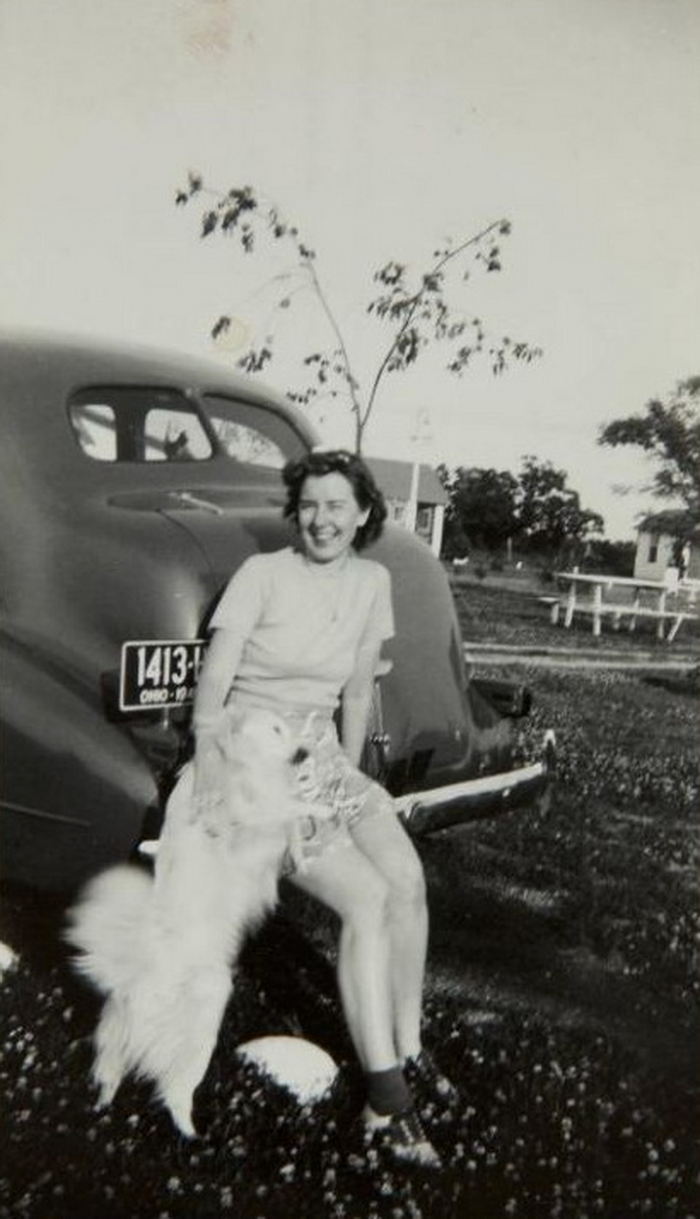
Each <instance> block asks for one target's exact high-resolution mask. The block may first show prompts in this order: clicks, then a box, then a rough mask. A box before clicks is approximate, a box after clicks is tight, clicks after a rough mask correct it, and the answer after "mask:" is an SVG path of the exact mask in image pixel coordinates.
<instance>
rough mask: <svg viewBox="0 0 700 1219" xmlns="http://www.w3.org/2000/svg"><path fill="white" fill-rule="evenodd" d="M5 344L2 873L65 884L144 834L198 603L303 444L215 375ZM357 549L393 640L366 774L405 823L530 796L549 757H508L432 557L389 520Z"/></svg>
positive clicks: (203, 368)
mask: <svg viewBox="0 0 700 1219" xmlns="http://www.w3.org/2000/svg"><path fill="white" fill-rule="evenodd" d="M1 351H2V358H1V360H0V394H1V402H2V427H3V436H2V444H1V445H0V503H1V504H2V519H3V526H4V527H3V530H2V535H1V542H0V545H1V548H2V550H1V553H2V558H1V560H0V570H1V572H2V576H1V589H2V619H1V623H0V675H1V705H0V717H1V718H0V747H1V749H2V768H1V780H0V782H1V790H0V875H1V876H2V877H3V878H4V879H7V880H13V881H18V882H23V883H29V884H31V885H32V886H36V887H39V888H45V889H61V890H66V889H72V888H73V887H74V886H76V885H77V884H78V883H80V882H81V881H82V880H83V879H85V878H86V877H87V876H88V875H90V874H92V873H94V872H95V870H96V869H98V868H100V867H102V866H104V865H106V864H108V863H110V862H113V861H117V860H122V859H126V858H128V857H130V856H132V855H133V854H134V852H135V851H137V849H138V847H139V844H140V843H143V842H150V841H152V840H153V839H154V838H157V833H158V827H159V824H160V819H161V816H162V805H163V800H164V795H165V793H167V791H168V786H169V784H170V783H171V782H172V776H173V774H174V772H175V770H176V768H177V766H178V763H179V762H180V761H181V760H182V759H183V757H184V756H186V751H187V748H188V738H189V736H190V733H189V720H190V715H191V701H192V693H193V689H194V685H195V681H196V675H197V670H198V665H199V663H200V662H201V658H202V655H203V651H204V648H205V647H206V638H207V621H208V618H209V616H210V615H211V611H212V607H213V605H214V604H215V602H216V599H217V597H218V595H219V594H220V593H221V591H222V589H223V587H224V586H225V584H226V581H227V580H228V578H229V577H230V575H231V574H232V572H233V571H234V570H235V569H236V567H237V566H238V565H239V564H240V563H241V562H242V561H243V560H244V559H245V558H246V557H247V556H248V555H251V554H253V553H255V552H257V551H269V550H273V549H276V548H279V547H281V546H284V545H286V544H288V542H289V537H290V534H289V525H288V524H287V523H286V522H285V521H284V520H283V517H282V506H283V492H282V482H281V478H280V469H281V467H282V465H283V464H284V462H285V461H286V460H287V459H288V458H290V457H294V456H296V455H298V454H301V453H303V452H304V451H306V450H307V449H308V448H309V447H310V446H313V445H315V444H317V443H318V438H317V436H316V435H315V434H314V432H313V430H312V428H311V427H310V425H309V423H308V421H307V420H305V419H304V418H303V416H302V415H301V414H300V413H299V412H298V411H296V410H295V409H293V408H292V407H291V405H290V404H289V403H288V402H286V401H285V400H283V399H282V398H280V397H278V396H275V395H274V394H273V393H271V392H270V391H269V390H267V389H265V388H263V387H261V385H260V384H259V383H258V382H257V381H255V380H247V379H243V378H242V377H239V376H237V375H235V374H233V373H232V372H230V371H229V370H228V369H227V368H225V367H224V366H223V365H221V364H219V363H217V362H214V361H212V362H207V361H203V360H201V361H200V360H196V359H189V358H187V359H185V358H181V357H178V356H173V355H169V354H163V353H154V352H152V351H149V350H146V349H144V350H140V349H129V350H125V349H123V348H111V347H109V346H108V345H106V344H91V343H88V342H86V341H85V340H80V341H76V340H70V339H65V338H58V337H39V336H36V335H31V334H21V335H18V334H15V335H9V336H8V335H6V336H4V337H3V338H2V341H1ZM370 553H371V554H372V557H374V558H375V559H377V560H379V561H380V562H381V563H384V564H385V565H386V566H387V568H388V569H389V570H390V572H391V576H392V585H393V596H394V603H395V616H396V623H397V633H396V638H395V639H394V640H392V641H391V642H390V643H389V644H388V645H387V647H386V649H385V652H386V654H385V657H384V658H383V663H382V670H383V676H381V680H380V683H379V686H378V690H379V691H380V694H378V696H377V700H376V703H377V706H376V717H375V723H374V724H373V725H372V731H371V733H370V735H369V738H368V743H367V749H366V755H365V763H364V764H365V765H366V767H367V768H368V769H369V770H371V771H372V772H373V773H375V774H376V775H378V777H379V778H380V779H381V780H382V781H383V782H384V783H385V785H386V786H387V788H388V790H389V791H390V792H391V793H392V795H393V796H394V797H395V798H396V802H397V808H398V809H399V812H400V814H401V815H402V817H403V819H404V821H405V824H406V825H407V827H408V829H409V831H410V832H412V833H414V834H416V835H421V834H423V833H430V832H432V831H435V830H440V829H444V828H445V827H449V826H451V825H453V824H455V823H460V822H463V821H465V820H469V819H470V818H472V817H479V816H484V815H490V814H492V813H494V812H496V811H498V810H501V809H507V808H514V807H520V806H526V805H528V804H530V803H531V802H532V801H534V800H537V799H539V798H540V797H541V796H542V794H543V793H544V792H545V791H546V789H547V786H548V784H549V782H550V776H551V761H552V757H551V753H552V749H551V743H550V744H549V745H545V742H543V747H542V752H541V755H540V756H538V757H537V758H536V759H534V760H532V761H529V762H528V764H524V763H523V762H522V761H521V762H520V764H518V765H515V764H514V761H513V757H514V755H513V744H514V739H515V736H516V726H515V725H514V722H513V717H516V716H518V715H521V714H525V713H526V711H527V692H525V691H522V690H520V689H519V688H518V687H516V686H509V685H504V684H502V683H501V684H500V685H499V684H498V683H492V684H491V688H490V690H489V688H488V687H489V683H481V686H479V685H478V683H476V682H474V681H471V680H469V677H468V672H467V669H466V667H465V658H464V655H463V645H462V640H461V637H460V632H459V627H458V623H457V618H456V614H455V610H454V606H453V602H452V598H451V594H450V590H449V585H448V581H447V578H446V575H445V573H444V571H443V568H442V566H441V564H440V563H439V562H438V561H437V560H436V559H435V558H434V556H433V555H432V553H431V552H430V550H429V549H428V547H427V546H426V545H425V544H424V543H423V542H421V541H420V540H418V539H417V538H415V537H413V536H412V535H411V534H410V533H409V532H407V531H406V530H404V529H402V528H400V527H398V526H388V527H387V529H386V532H385V534H384V536H383V537H382V538H381V540H380V541H379V542H378V543H377V544H375V545H374V546H373V547H372V550H371V552H370ZM485 693H486V697H484V695H485ZM489 695H490V697H489Z"/></svg>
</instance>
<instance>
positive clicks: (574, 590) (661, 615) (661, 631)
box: [547, 571, 697, 643]
mask: <svg viewBox="0 0 700 1219" xmlns="http://www.w3.org/2000/svg"><path fill="white" fill-rule="evenodd" d="M554 574H555V576H556V579H557V580H558V581H559V583H560V585H563V586H564V589H565V598H560V597H559V596H557V597H556V598H548V599H547V600H548V601H549V604H550V608H551V621H552V622H553V623H557V622H559V620H560V614H561V610H562V609H563V611H564V621H563V625H564V626H565V627H570V626H571V623H572V621H573V617H574V614H577V613H581V614H590V615H591V620H592V624H593V634H594V635H600V627H601V622H602V620H603V618H604V617H605V616H606V615H608V616H609V617H610V618H611V619H612V626H613V628H614V629H616V630H617V629H618V628H619V626H620V623H621V622H622V620H623V619H624V618H627V619H628V627H629V630H630V631H633V630H634V629H635V627H636V625H637V619H638V618H652V619H654V620H655V621H656V623H657V626H656V634H657V637H658V638H659V639H664V638H665V639H666V642H667V643H671V642H672V640H673V639H675V637H676V634H677V632H678V628H679V627H680V625H681V622H683V621H684V620H685V619H686V618H695V617H696V616H697V615H696V614H693V613H689V612H688V610H686V609H682V608H680V606H679V605H678V604H676V605H674V606H673V607H671V608H669V607H668V597H669V595H671V596H673V591H672V589H671V588H670V587H669V585H668V584H666V583H665V582H664V581H662V580H644V579H640V578H638V577H637V576H608V575H597V574H595V573H594V572H581V571H557V572H555V573H554ZM603 593H608V594H610V596H611V599H609V600H605V599H604V597H603ZM625 593H627V594H629V593H631V594H632V598H631V600H624V599H623V597H624V594H625ZM616 594H617V596H616ZM620 594H622V596H621V595H620ZM643 597H644V598H645V601H646V602H647V604H643V603H642V598H643ZM648 602H651V604H648ZM667 623H668V625H669V630H668V634H667V635H666V634H665V628H666V624H667Z"/></svg>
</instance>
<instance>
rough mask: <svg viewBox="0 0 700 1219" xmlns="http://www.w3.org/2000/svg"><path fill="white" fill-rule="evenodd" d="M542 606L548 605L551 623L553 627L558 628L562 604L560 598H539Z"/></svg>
mask: <svg viewBox="0 0 700 1219" xmlns="http://www.w3.org/2000/svg"><path fill="white" fill-rule="evenodd" d="M537 600H538V601H539V603H540V605H546V606H547V608H548V610H549V621H550V622H551V624H552V626H556V625H557V623H558V621H559V610H560V609H561V606H562V603H561V601H560V600H559V598H558V597H538V598H537Z"/></svg>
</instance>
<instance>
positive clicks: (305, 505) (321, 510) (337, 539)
mask: <svg viewBox="0 0 700 1219" xmlns="http://www.w3.org/2000/svg"><path fill="white" fill-rule="evenodd" d="M369 512H370V510H369V508H365V509H362V508H360V506H359V504H358V502H357V500H356V499H355V492H354V490H353V487H352V483H351V482H349V481H348V479H347V478H345V476H344V475H343V474H337V473H331V474H309V476H308V477H307V478H306V479H304V483H303V486H302V488H301V494H300V496H299V508H298V510H297V524H298V526H299V534H300V536H301V541H302V544H303V547H304V551H305V553H306V555H307V557H308V558H309V559H311V560H312V561H313V562H314V563H332V562H333V560H334V559H340V558H341V557H342V556H343V555H344V554H345V553H346V552H347V551H348V550H349V549H350V547H351V546H352V543H353V540H354V537H355V534H356V532H357V530H358V529H359V528H360V526H361V525H364V524H365V522H366V520H367V518H368V516H369Z"/></svg>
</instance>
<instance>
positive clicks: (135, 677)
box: [119, 639, 207, 711]
mask: <svg viewBox="0 0 700 1219" xmlns="http://www.w3.org/2000/svg"><path fill="white" fill-rule="evenodd" d="M206 646H207V644H206V640H204V639H167V640H163V639H145V640H144V639H139V640H131V641H129V642H128V643H124V644H122V659H121V672H120V680H119V708H120V710H121V711H146V710H148V709H149V708H151V707H158V708H159V707H182V706H184V705H185V704H186V703H191V702H192V699H193V697H194V691H195V687H196V685H197V677H198V675H199V670H200V668H201V665H202V661H203V660H204V652H205V650H206Z"/></svg>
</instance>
